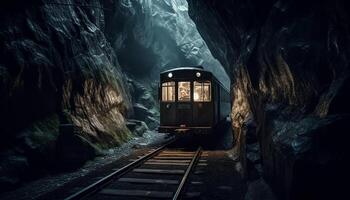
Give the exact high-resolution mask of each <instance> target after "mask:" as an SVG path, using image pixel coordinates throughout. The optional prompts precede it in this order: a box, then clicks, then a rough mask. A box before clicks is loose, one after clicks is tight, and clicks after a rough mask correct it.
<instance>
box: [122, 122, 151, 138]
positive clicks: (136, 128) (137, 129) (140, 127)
mask: <svg viewBox="0 0 350 200" xmlns="http://www.w3.org/2000/svg"><path fill="white" fill-rule="evenodd" d="M126 125H127V127H128V128H129V130H130V131H131V132H132V133H133V134H134V135H136V136H143V134H144V133H145V132H146V131H148V130H149V129H148V126H147V124H146V123H145V122H143V121H140V120H136V119H129V120H128V121H127V123H126Z"/></svg>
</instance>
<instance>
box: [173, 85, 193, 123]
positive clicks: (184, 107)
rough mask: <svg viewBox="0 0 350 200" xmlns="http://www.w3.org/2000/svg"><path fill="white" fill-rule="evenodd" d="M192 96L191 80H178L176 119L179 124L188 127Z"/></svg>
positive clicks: (190, 120) (191, 119)
mask: <svg viewBox="0 0 350 200" xmlns="http://www.w3.org/2000/svg"><path fill="white" fill-rule="evenodd" d="M192 96H193V95H192V83H191V81H178V82H177V109H176V110H177V113H176V121H177V123H178V125H180V126H184V127H188V126H191V125H192V121H193V118H192V109H193V108H192V98H193V97H192Z"/></svg>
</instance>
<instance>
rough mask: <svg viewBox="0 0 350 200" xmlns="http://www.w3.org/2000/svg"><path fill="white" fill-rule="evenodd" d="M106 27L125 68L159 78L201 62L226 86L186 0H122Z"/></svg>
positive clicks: (131, 71) (134, 72)
mask: <svg viewBox="0 0 350 200" xmlns="http://www.w3.org/2000/svg"><path fill="white" fill-rule="evenodd" d="M115 6H116V8H115V9H116V11H118V12H116V13H115V15H114V16H112V19H113V20H112V21H113V22H111V23H109V25H108V26H107V31H108V36H110V38H111V40H112V45H113V47H114V49H115V50H116V53H117V55H118V59H119V61H120V63H121V65H122V66H124V69H125V71H127V72H129V73H130V74H132V75H135V76H136V77H137V78H140V77H147V78H151V77H152V78H158V76H159V75H158V74H159V72H160V71H162V70H166V69H169V68H172V67H178V66H188V65H203V66H204V67H205V68H206V69H208V70H210V71H212V72H213V73H214V74H215V75H216V76H218V77H219V79H220V80H222V81H223V83H224V84H225V85H226V86H227V87H229V84H230V80H229V77H228V76H227V75H226V73H225V71H224V69H223V67H222V66H221V64H220V62H218V60H216V59H215V58H214V57H213V56H212V54H211V52H210V50H209V49H208V47H207V45H206V43H205V41H204V40H203V39H202V37H201V35H200V34H199V32H198V31H197V27H196V25H195V24H194V22H193V21H192V19H191V18H190V17H189V15H188V4H187V1H186V0H162V1H157V0H153V1H142V0H133V1H132V0H123V1H120V3H117V5H115Z"/></svg>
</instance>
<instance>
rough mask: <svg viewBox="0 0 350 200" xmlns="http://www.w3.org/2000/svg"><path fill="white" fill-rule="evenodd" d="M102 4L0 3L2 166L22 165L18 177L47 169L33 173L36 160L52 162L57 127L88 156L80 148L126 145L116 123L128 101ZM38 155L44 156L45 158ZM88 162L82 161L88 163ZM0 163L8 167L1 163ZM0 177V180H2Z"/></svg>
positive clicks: (78, 0)
mask: <svg viewBox="0 0 350 200" xmlns="http://www.w3.org/2000/svg"><path fill="white" fill-rule="evenodd" d="M106 2H107V1H100V0H68V1H66V0H64V1H63V0H54V1H51V0H50V1H47V0H39V1H34V0H33V1H32V0H30V1H25V2H24V1H19V0H14V1H10V2H9V1H4V2H1V3H0V10H1V26H0V151H1V152H2V154H4V157H2V158H6V157H7V156H6V155H14V156H18V157H19V158H21V159H22V157H23V159H24V160H26V161H28V162H27V163H28V165H29V166H28V167H26V168H23V170H25V169H28V168H32V169H34V168H36V167H38V168H45V167H46V166H45V165H46V164H47V163H50V162H51V161H50V162H46V161H45V160H42V161H40V162H41V165H40V166H38V162H37V160H38V159H42V158H43V157H45V155H48V154H50V152H51V153H53V154H52V155H54V152H55V151H56V150H55V149H54V148H55V141H56V140H57V137H59V131H58V129H59V128H58V127H59V124H60V123H61V124H62V123H63V124H71V125H73V126H74V127H76V128H78V129H79V130H81V131H79V132H78V133H77V134H78V135H77V136H74V137H73V134H75V133H73V132H72V133H71V134H72V137H71V139H69V137H68V140H69V141H70V142H71V143H72V144H73V145H74V144H76V143H77V144H81V148H80V150H81V149H84V147H88V148H90V146H91V145H86V144H93V145H96V147H98V148H107V147H111V146H115V145H119V144H121V143H122V142H124V141H126V140H127V139H128V138H129V136H130V135H129V133H130V132H129V130H128V129H127V127H126V125H125V119H124V118H125V117H126V116H127V115H128V113H129V111H130V110H132V106H131V98H130V94H129V91H128V87H127V85H126V77H125V75H123V73H122V72H121V68H120V65H119V63H118V60H117V57H116V54H115V51H114V49H113V48H112V46H111V45H110V43H109V41H108V40H107V39H106V36H105V18H106V17H108V16H107V15H106V16H105V12H106V9H104V3H106ZM33 124H34V125H33ZM66 139H67V138H66ZM74 142H75V143H74ZM49 147H53V149H51V148H49ZM45 148H47V149H50V150H47V151H46V152H45V151H43V149H45ZM80 150H79V152H85V151H84V150H83V151H80ZM71 151H74V149H71ZM87 151H90V150H87ZM65 152H66V151H65ZM45 153H46V154H45ZM61 153H62V152H61ZM71 153H72V154H74V152H71ZM92 154H93V153H89V155H91V156H86V157H84V158H86V159H90V158H91V157H93V155H92ZM86 159H84V160H85V161H86ZM15 160H18V159H15ZM80 160H81V159H80ZM84 160H82V163H83V162H84ZM0 163H1V166H3V164H4V165H7V164H6V163H9V162H7V161H6V159H4V160H3V159H2V160H1V161H0ZM16 163H23V162H17V161H16ZM3 169H5V168H3V167H1V168H0V174H1V176H2V174H6V172H4V173H3V171H2V170H3ZM21 174H22V172H18V174H17V175H16V173H15V172H13V173H12V176H13V177H16V176H17V177H19V178H21ZM13 184H15V183H13Z"/></svg>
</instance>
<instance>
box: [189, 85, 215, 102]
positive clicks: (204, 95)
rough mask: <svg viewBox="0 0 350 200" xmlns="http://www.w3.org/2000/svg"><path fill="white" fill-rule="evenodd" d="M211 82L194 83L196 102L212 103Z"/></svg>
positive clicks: (194, 98)
mask: <svg viewBox="0 0 350 200" xmlns="http://www.w3.org/2000/svg"><path fill="white" fill-rule="evenodd" d="M210 86H211V84H210V81H203V82H197V81H195V82H194V87H193V88H194V89H193V90H194V91H193V100H194V101H195V102H210V101H211V98H210V97H211V95H210Z"/></svg>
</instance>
